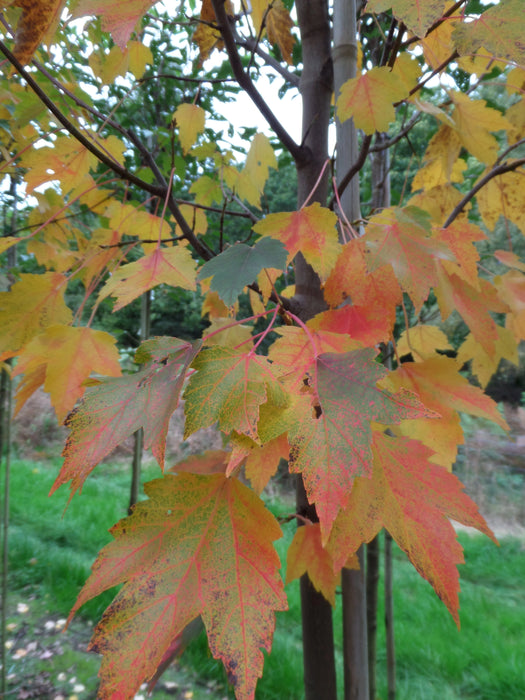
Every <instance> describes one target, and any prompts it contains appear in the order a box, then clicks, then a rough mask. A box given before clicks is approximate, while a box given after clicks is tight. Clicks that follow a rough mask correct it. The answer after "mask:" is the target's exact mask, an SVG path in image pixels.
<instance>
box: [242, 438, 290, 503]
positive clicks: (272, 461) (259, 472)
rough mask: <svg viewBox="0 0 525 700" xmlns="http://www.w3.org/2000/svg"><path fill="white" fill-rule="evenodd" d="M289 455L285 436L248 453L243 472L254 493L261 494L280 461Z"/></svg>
mask: <svg viewBox="0 0 525 700" xmlns="http://www.w3.org/2000/svg"><path fill="white" fill-rule="evenodd" d="M289 454H290V446H289V445H288V438H287V437H286V435H279V436H278V437H276V438H274V439H273V440H270V441H269V442H267V443H266V444H264V445H262V447H257V448H255V449H253V450H252V451H251V452H250V454H249V455H248V458H247V460H246V465H245V467H244V470H245V473H246V476H247V478H248V479H249V480H250V484H251V485H252V488H253V490H254V491H255V493H257V494H260V493H262V491H263V489H264V488H265V486H266V484H267V483H268V482H269V481H270V479H271V478H272V476H273V475H274V474H275V473H276V472H277V468H278V466H279V462H280V461H281V459H288V457H289Z"/></svg>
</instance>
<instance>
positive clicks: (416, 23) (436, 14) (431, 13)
mask: <svg viewBox="0 0 525 700" xmlns="http://www.w3.org/2000/svg"><path fill="white" fill-rule="evenodd" d="M390 8H392V12H393V14H394V16H395V17H396V18H397V19H399V20H400V21H402V22H404V23H405V24H406V26H407V27H408V28H409V29H410V31H411V32H413V33H414V34H415V35H416V36H418V37H422V36H425V34H426V33H427V31H428V30H429V28H430V27H431V26H432V24H434V22H436V21H437V20H438V19H440V18H441V16H442V15H443V11H444V9H445V0H425V1H424V2H414V1H413V0H368V4H367V8H366V9H367V10H370V11H372V12H385V11H386V10H389V9H390Z"/></svg>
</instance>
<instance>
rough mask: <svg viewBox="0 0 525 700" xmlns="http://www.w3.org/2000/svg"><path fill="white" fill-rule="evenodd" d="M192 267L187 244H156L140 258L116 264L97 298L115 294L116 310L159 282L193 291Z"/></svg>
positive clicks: (193, 272)
mask: <svg viewBox="0 0 525 700" xmlns="http://www.w3.org/2000/svg"><path fill="white" fill-rule="evenodd" d="M196 267H197V263H196V261H195V260H194V259H193V258H192V256H191V252H190V251H189V250H188V248H187V247H185V246H182V245H177V246H173V247H172V248H161V247H156V248H155V250H154V251H153V252H152V253H149V254H148V255H145V256H144V257H143V258H140V259H139V260H136V261H135V262H131V263H128V264H127V265H123V266H122V267H119V268H118V270H116V271H115V272H114V273H113V274H112V276H111V277H110V279H109V280H108V281H107V282H106V284H105V285H104V287H103V288H102V291H101V292H100V299H105V298H106V297H108V296H113V297H115V298H116V299H117V303H116V304H115V306H114V311H118V310H119V309H122V308H123V307H124V306H127V304H129V303H130V302H131V301H133V299H136V298H137V297H138V296H140V295H141V294H143V293H144V292H146V291H147V290H148V289H153V287H156V286H158V285H159V284H169V285H171V286H172V287H182V289H190V290H195V289H196V288H197V286H196V284H195V280H196Z"/></svg>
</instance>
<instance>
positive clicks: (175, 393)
mask: <svg viewBox="0 0 525 700" xmlns="http://www.w3.org/2000/svg"><path fill="white" fill-rule="evenodd" d="M199 347H200V343H199V342H196V343H189V342H186V341H184V340H178V339H177V338H162V337H161V338H154V339H152V340H148V341H146V342H145V343H143V344H142V345H141V346H140V348H139V349H138V350H137V353H136V356H135V357H136V360H137V362H141V363H144V362H148V363H149V364H148V366H147V367H146V368H145V369H142V370H140V371H139V372H136V373H134V374H128V375H126V376H124V377H117V378H115V379H106V380H104V381H102V382H101V383H100V384H98V385H96V386H93V387H89V388H88V389H87V391H86V393H85V395H84V397H83V399H82V401H81V403H80V404H79V406H78V407H77V408H76V409H75V410H74V411H73V412H72V413H71V414H70V415H69V416H68V418H67V420H66V423H65V425H66V426H67V427H68V428H70V430H71V432H70V435H69V437H68V439H67V442H66V445H65V447H64V451H63V452H62V456H63V457H64V464H63V465H62V469H61V470H60V474H59V475H58V476H57V478H56V480H55V483H54V484H53V487H52V489H51V493H54V491H56V490H57V488H58V487H59V486H61V485H62V484H65V483H67V482H68V481H71V485H70V489H71V496H70V499H71V498H72V497H73V495H74V494H75V492H76V491H77V490H78V489H81V488H82V485H83V484H84V481H85V480H86V478H87V477H88V476H89V474H90V473H91V472H92V471H93V469H94V467H95V466H96V465H97V464H98V463H99V462H100V461H101V460H102V459H104V457H105V456H106V455H108V454H109V453H110V452H111V451H112V450H114V449H115V447H117V445H119V444H120V443H121V442H122V441H123V440H125V439H126V438H127V437H129V436H130V435H132V434H133V433H134V432H135V431H137V430H138V429H139V428H144V446H145V448H146V449H148V448H149V447H151V448H152V452H153V454H154V456H155V459H156V460H157V462H158V463H159V465H160V466H161V468H164V450H165V443H166V434H167V432H168V424H169V419H170V417H171V414H172V413H173V411H174V410H175V409H176V408H177V405H178V403H179V396H180V392H181V390H182V387H183V384H184V380H185V378H186V370H187V369H188V366H189V364H190V363H191V361H192V360H193V358H194V356H195V354H196V353H197V352H198V350H199Z"/></svg>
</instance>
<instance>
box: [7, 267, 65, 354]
mask: <svg viewBox="0 0 525 700" xmlns="http://www.w3.org/2000/svg"><path fill="white" fill-rule="evenodd" d="M66 282H67V279H66V277H64V275H61V274H60V273H58V272H44V274H42V275H29V274H27V275H20V279H19V280H18V281H17V282H15V283H14V285H13V286H12V287H11V289H10V290H9V291H8V292H1V293H0V360H2V359H7V358H8V357H12V356H13V355H15V354H16V352H17V351H18V350H20V348H21V347H23V346H24V345H25V344H26V343H28V342H29V341H30V340H31V338H33V336H35V335H38V334H39V333H41V332H42V331H43V330H45V329H46V328H47V327H48V326H51V325H53V324H54V323H64V324H68V323H70V322H71V319H72V314H71V311H70V309H69V308H68V307H67V306H66V304H65V302H64V289H65V285H66Z"/></svg>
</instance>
